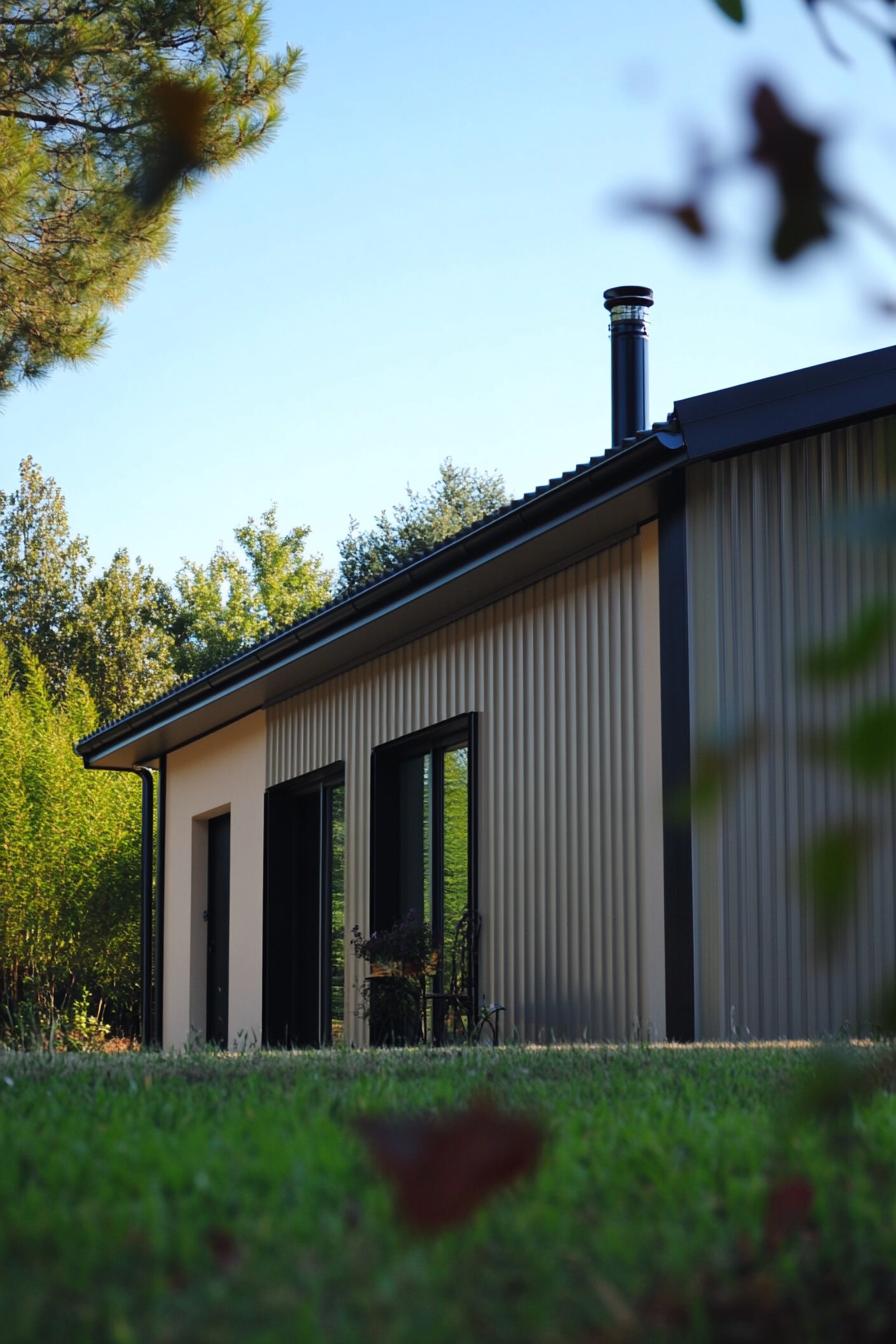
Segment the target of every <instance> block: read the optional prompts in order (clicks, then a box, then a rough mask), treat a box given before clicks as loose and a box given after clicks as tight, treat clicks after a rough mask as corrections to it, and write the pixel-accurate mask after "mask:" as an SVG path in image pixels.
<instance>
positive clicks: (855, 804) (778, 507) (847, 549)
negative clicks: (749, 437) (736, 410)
mask: <svg viewBox="0 0 896 1344" xmlns="http://www.w3.org/2000/svg"><path fill="white" fill-rule="evenodd" d="M887 496H889V498H890V499H893V498H894V497H896V431H894V422H893V420H891V419H888V420H879V421H875V422H873V423H869V424H865V425H860V426H856V427H851V428H848V429H843V430H839V431H835V432H833V433H830V434H824V435H820V436H817V437H813V438H809V439H805V440H800V441H797V442H794V443H791V444H787V445H784V446H783V447H775V448H770V449H767V450H764V451H761V452H756V453H752V454H748V455H745V456H743V457H738V458H734V459H731V460H729V461H726V462H720V463H708V464H706V465H705V466H702V467H700V468H699V469H696V470H694V471H692V472H691V474H690V476H689V480H688V535H689V568H690V593H689V597H690V604H691V607H690V610H691V619H690V628H691V674H692V685H691V696H692V723H693V726H694V741H695V745H696V743H698V742H699V741H700V740H701V739H705V738H708V737H709V738H711V737H712V736H713V734H716V733H718V731H719V730H720V729H721V731H722V733H723V735H726V734H731V733H736V732H737V731H738V730H739V729H741V728H744V727H748V726H749V725H751V724H754V725H756V726H757V727H758V729H759V730H760V732H761V736H762V746H761V750H760V754H759V756H758V758H757V760H756V761H755V762H754V763H752V764H750V765H745V766H743V767H742V768H741V770H740V772H739V775H738V778H737V781H736V783H735V784H734V785H733V786H732V787H731V788H730V789H729V790H727V791H726V792H725V794H724V795H723V801H722V804H721V806H720V808H719V809H718V811H717V812H716V813H715V814H714V815H712V816H709V817H705V818H704V819H703V820H702V821H701V822H699V823H698V824H697V825H696V826H695V833H694V858H695V886H696V891H695V904H696V910H697V918H696V921H695V922H696V939H697V943H696V954H697V991H698V1017H697V1021H698V1030H699V1032H700V1034H701V1035H702V1036H703V1037H704V1038H714V1037H718V1036H729V1035H731V1034H732V1027H733V1028H734V1029H736V1031H737V1032H738V1034H742V1033H744V1032H746V1031H749V1032H750V1033H752V1034H753V1035H754V1036H762V1037H778V1036H780V1037H791V1038H793V1037H797V1038H798V1037H803V1036H806V1035H809V1036H816V1035H819V1034H824V1033H826V1032H835V1031H838V1030H840V1029H841V1027H842V1026H843V1025H844V1024H849V1025H850V1026H851V1027H853V1028H855V1027H857V1026H859V1025H861V1024H863V1023H865V1022H867V1021H868V1016H867V1014H868V1006H869V1003H870V1001H871V998H872V996H873V994H874V992H875V990H876V988H877V987H878V986H879V985H880V984H881V982H882V980H883V979H884V977H885V976H887V975H889V974H892V973H893V971H894V967H896V913H894V905H896V894H894V893H896V880H894V879H896V826H894V816H896V808H894V803H896V798H894V791H893V788H892V786H889V787H885V788H881V787H878V788H875V789H863V788H860V787H857V786H856V785H855V784H854V783H853V781H852V780H851V778H850V777H849V775H848V774H847V773H846V772H844V771H842V770H838V769H836V768H834V767H833V766H831V765H829V764H825V765H821V764H820V763H819V762H818V760H817V759H815V760H813V759H811V758H810V756H809V753H808V751H807V750H806V749H805V745H801V744H804V741H805V734H806V733H807V731H811V730H813V729H817V728H827V729H830V728H831V727H833V726H834V725H836V724H838V723H842V722H843V720H844V717H845V716H847V715H848V714H849V712H850V710H852V709H855V707H856V706H857V705H859V704H862V703H871V702H872V701H874V700H878V699H882V698H892V697H893V696H894V695H896V650H894V649H893V648H892V646H891V648H890V650H889V653H888V654H885V655H884V656H882V657H881V659H880V660H879V661H878V663H877V665H876V666H875V668H874V669H873V670H871V671H869V672H868V673H867V674H866V675H865V676H864V677H863V678H862V679H861V681H859V682H856V683H855V684H854V685H850V686H844V687H839V688H837V689H836V690H830V689H828V690H825V691H821V690H819V689H817V688H813V687H812V686H810V685H809V684H808V683H807V682H806V680H805V678H802V677H800V675H799V674H798V672H797V666H798V660H799V655H800V651H801V650H805V649H806V648H807V647H809V646H811V645H814V644H816V643H817V642H819V641H820V640H827V639H830V638H831V637H833V636H836V635H837V634H838V633H839V632H842V631H843V630H844V629H845V627H846V626H847V624H848V623H849V621H850V620H851V619H852V618H854V617H855V615H856V613H857V612H859V611H860V610H861V609H862V606H863V604H865V603H867V602H869V601H870V600H872V599H874V598H876V597H881V596H888V597H890V598H896V556H894V552H893V549H892V548H890V549H886V548H884V547H881V546H880V545H877V546H872V545H869V544H857V543H855V542H850V541H848V540H846V539H845V538H844V537H843V535H842V532H841V533H839V534H838V533H837V531H836V528H835V527H833V526H832V518H833V517H834V515H836V514H838V513H842V512H843V511H844V510H849V509H850V508H855V507H856V506H858V505H859V504H860V503H863V502H864V503H868V502H875V501H877V502H879V501H880V500H882V499H884V498H886V497H887ZM851 820H854V821H858V822H866V823H868V822H870V823H871V825H872V826H873V828H874V835H875V841H874V848H873V854H872V857H871V861H870V864H869V866H868V869H867V871H866V873H865V875H864V878H863V883H862V891H861V894H860V904H859V906H858V908H857V911H856V915H855V918H853V919H852V920H851V922H850V926H849V929H848V931H847V933H846V936H845V937H844V938H843V939H841V940H839V942H838V946H837V949H836V954H835V955H832V956H830V957H827V956H824V955H822V956H819V955H817V942H816V939H815V935H814V928H813V922H812V917H811V911H809V910H806V909H805V908H803V906H802V903H801V901H800V898H799V883H798V879H797V868H798V859H797V856H798V854H799V851H800V849H801V847H802V846H804V845H805V844H806V842H807V841H808V840H809V838H810V837H812V836H814V835H815V834H816V833H818V832H819V831H821V830H822V829H823V828H824V827H826V826H828V825H830V824H832V823H839V822H842V821H851Z"/></svg>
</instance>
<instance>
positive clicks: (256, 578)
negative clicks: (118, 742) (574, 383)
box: [0, 457, 507, 1046]
mask: <svg viewBox="0 0 896 1344" xmlns="http://www.w3.org/2000/svg"><path fill="white" fill-rule="evenodd" d="M506 498H507V496H506V491H505V488H504V482H503V480H502V478H501V477H500V476H498V475H492V474H488V473H483V472H478V471H476V470H473V469H470V468H464V467H458V466H456V465H455V464H454V463H453V462H451V461H450V460H447V461H445V462H443V463H442V465H441V467H440V469H439V475H438V478H437V480H436V481H435V482H434V483H433V485H432V486H431V487H430V488H429V489H428V490H426V491H424V492H421V493H418V492H415V491H412V490H411V489H408V491H407V494H406V497H405V499H404V500H403V501H402V502H401V503H399V504H398V505H396V506H395V507H394V508H393V509H391V510H383V511H382V512H381V513H379V514H378V515H377V516H376V517H375V519H374V521H373V523H372V525H371V526H370V527H369V528H366V529H364V528H361V527H360V526H359V524H358V523H356V522H354V521H353V522H351V524H350V527H349V529H348V532H347V533H346V536H345V537H344V538H343V539H342V541H341V542H340V543H339V566H338V569H337V571H336V572H335V573H333V572H331V571H329V570H328V569H327V568H326V566H325V565H324V564H323V562H322V560H321V558H320V557H319V556H318V555H316V554H315V553H314V552H312V551H310V550H309V548H308V539H309V535H310V531H309V529H308V528H307V527H304V526H294V527H291V528H286V529H282V528H281V526H280V523H279V521H278V516H277V509H276V506H272V507H271V508H269V509H267V510H266V511H265V512H264V513H262V514H261V516H260V518H258V519H254V518H249V519H247V521H246V522H245V523H244V524H243V525H242V526H239V527H236V528H235V529H234V532H233V540H234V545H233V546H232V547H230V548H227V547H224V546H222V545H219V546H218V547H216V549H215V551H214V552H213V554H212V555H211V556H210V557H209V559H208V560H206V561H192V560H186V559H185V560H184V561H183V562H182V564H181V567H180V569H179V570H178V572H177V574H176V575H175V577H174V580H173V581H172V582H170V583H169V582H166V581H165V580H163V579H162V578H160V577H159V576H158V575H157V574H156V573H155V572H154V571H153V569H152V566H151V565H149V564H146V563H144V562H143V561H142V560H141V559H140V558H139V557H137V558H134V559H132V558H131V556H130V554H129V552H128V551H127V549H126V548H122V549H120V550H118V551H117V552H116V553H115V555H114V556H113V558H112V560H111V561H110V563H109V564H108V565H107V566H106V567H105V569H101V570H97V569H96V567H95V566H94V563H93V559H92V557H91V553H90V546H89V542H88V541H87V539H86V538H85V537H83V536H81V535H79V534H77V533H75V532H73V531H72V529H71V527H70V524H69V518H68V511H67V508H66V504H65V499H64V497H63V494H62V491H61V490H60V488H59V486H58V485H57V484H56V482H55V481H54V480H53V479H52V478H50V477H47V476H45V475H44V474H43V472H42V471H41V469H40V467H39V465H38V464H37V463H36V462H35V461H34V459H33V458H31V457H26V458H25V459H24V460H23V461H22V462H21V464H20V467H19V477H18V484H17V486H16V488H15V489H13V490H11V491H9V492H8V493H4V492H2V491H0V1041H3V1040H4V1039H6V1040H10V1039H11V1040H13V1041H19V1042H28V1043H35V1042H38V1041H40V1042H43V1043H44V1044H46V1043H47V1042H48V1040H49V1039H50V1037H51V1036H52V1037H53V1038H54V1039H55V1040H56V1041H57V1043H60V1044H67V1045H70V1046H79V1045H81V1046H83V1045H86V1044H90V1043H96V1042H97V1041H100V1040H102V1038H103V1036H104V1035H105V1033H106V1032H107V1031H108V1030H109V1029H111V1030H113V1031H114V1032H115V1033H117V1034H124V1035H134V1034H136V1030H137V1027H138V1001H139V974H138V952H139V889H140V878H139V871H140V789H139V786H138V784H137V782H136V780H135V779H134V778H133V777H131V776H129V775H126V774H124V775H121V774H115V773H107V772H98V771H87V770H85V769H84V768H83V765H82V764H81V762H80V760H79V759H78V758H77V757H76V756H75V753H74V752H73V750H72V746H73V743H74V742H75V741H76V740H77V739H78V738H80V737H83V736H85V735H86V734H87V733H89V732H91V731H92V730H93V729H94V728H96V727H97V726H98V725H99V724H100V723H101V722H105V721H108V720H110V719H115V718H118V717H120V716H121V715H123V714H127V713H128V712H129V711H130V710H132V709H134V708H136V707H137V706H138V705H141V704H145V703H146V702H147V701H149V700H152V699H154V698H155V697H157V696H159V695H162V694H164V692H165V691H167V690H169V689H171V687H173V686H174V685H176V684H178V683H179V682H182V681H184V680H187V679H189V678H191V677H194V676H197V675H199V674H201V673H202V672H205V671H208V670H209V669H211V668H212V667H214V666H216V665H217V664H219V663H220V662H222V661H224V660H225V659H227V658H230V657H232V656H234V655H236V654H238V653H240V652H241V651H242V650H243V649H245V648H247V647H248V646H249V645H251V644H253V643H255V642H256V641H258V640H259V639H263V638H264V637H265V636H267V635H269V634H272V633H274V632H275V631H277V630H281V629H283V628H285V627H287V626H289V625H291V624H293V623H294V622H296V621H298V620H301V619H302V618H303V617H305V616H307V615H309V614H310V613H311V612H312V611H314V610H315V609H316V608H318V607H319V606H321V605H322V604H324V603H325V602H328V601H330V600H331V599H332V598H334V597H340V596H344V595H347V594H348V593H350V592H352V591H354V590H356V589H357V588H359V587H362V586H363V585H364V584H366V583H369V582H371V581H372V580H373V579H375V578H377V577H378V576H379V575H381V574H383V573H385V572H386V571H388V570H389V569H391V568H393V567H394V566H395V565H397V564H400V563H401V561H402V560H403V559H405V558H407V557H408V556H409V555H411V554H414V553H416V552H418V551H420V550H422V549H426V548H428V547H431V546H433V545H437V544H438V543H440V542H441V541H444V540H445V539H446V538H447V537H448V536H450V535H452V533H454V532H456V531H458V530H459V529H460V528H462V527H466V526H468V525H469V524H470V523H472V522H475V521H476V520H477V519H478V518H480V517H482V516H483V515H484V514H486V513H488V512H491V511H492V510H493V509H496V508H499V507H501V506H502V505H503V504H504V503H505V502H506Z"/></svg>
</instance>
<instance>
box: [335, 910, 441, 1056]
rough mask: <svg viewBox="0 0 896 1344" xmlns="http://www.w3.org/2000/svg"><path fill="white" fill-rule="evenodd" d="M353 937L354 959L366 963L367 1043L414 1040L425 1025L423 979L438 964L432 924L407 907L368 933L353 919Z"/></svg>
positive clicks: (408, 1042) (363, 1011)
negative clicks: (390, 922) (396, 917)
mask: <svg viewBox="0 0 896 1344" xmlns="http://www.w3.org/2000/svg"><path fill="white" fill-rule="evenodd" d="M351 942H352V951H353V952H354V954H355V956H356V957H357V958H358V960H359V961H365V962H367V964H368V966H369V967H370V974H369V975H368V976H366V977H365V980H364V983H363V985H362V986H361V1009H360V1012H361V1016H362V1017H364V1018H366V1019H367V1020H368V1021H369V1022H370V1041H371V1044H372V1045H417V1044H418V1043H419V1042H420V1041H421V1040H422V1039H423V1035H424V1030H425V1005H426V998H425V995H426V982H427V979H428V978H429V977H430V976H432V975H435V973H436V969H437V966H438V953H437V952H436V951H435V949H434V948H433V943H432V929H431V928H430V926H429V925H428V924H427V923H426V922H425V921H424V920H421V919H419V918H418V916H417V915H416V914H415V913H414V912H413V911H410V912H409V913H408V914H406V915H405V916H404V917H403V918H402V919H400V920H398V921H397V922H396V923H395V924H393V925H392V926H391V927H390V928H387V929H377V930H376V931H375V932H374V933H372V934H371V935H370V936H369V937H368V938H365V937H364V935H363V934H362V932H361V930H360V929H359V928H358V926H357V924H356V925H355V927H354V928H353V929H352V938H351Z"/></svg>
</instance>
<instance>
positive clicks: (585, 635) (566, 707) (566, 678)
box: [268, 527, 664, 1039]
mask: <svg viewBox="0 0 896 1344" xmlns="http://www.w3.org/2000/svg"><path fill="white" fill-rule="evenodd" d="M646 538H647V539H646V540H645V533H641V534H640V535H639V536H638V537H635V538H632V539H630V540H627V541H625V542H623V543H621V544H619V545H616V546H614V547H613V548H612V549H610V550H606V551H604V552H602V553H601V554H599V555H595V556H593V557H591V558H589V559H587V560H584V561H582V562H581V563H579V564H576V565H575V566H572V567H570V568H569V569H566V570H564V571H563V572H561V573H558V574H555V575H552V576H550V577H548V578H545V579H543V580H541V581H540V582H538V583H536V584H534V585H532V586H531V587H529V588H526V589H525V590H523V591H520V592H518V593H515V594H513V595H512V596H509V597H506V598H504V599H502V600H501V601H498V602H496V603H494V604H493V605H491V606H489V607H486V608H484V609H482V610H479V611H477V612H475V613H473V614H471V615H468V616H465V617H463V618H462V619H460V620H457V621H455V622H453V623H451V624H450V625H446V626H444V627H443V628H441V629H438V630H436V631H435V632H433V633H431V634H428V635H426V636H424V637H423V638H420V639H418V640H415V641H414V642H412V643H410V644H407V645H405V646H404V647H402V648H400V649H397V650H394V651H391V652H388V653H385V654H384V655H382V656H381V657H378V658H376V659H375V660H373V661H371V662H369V663H366V664H364V665H363V666H361V667H358V668H356V669H354V670H351V671H349V672H347V673H345V674H343V675H340V676H338V677H336V678H333V679H331V680H329V681H327V682H325V683H323V684H322V685H320V686H317V687H313V688H311V689H309V690H307V691H305V692H302V693H301V694H299V695H296V696H294V697H292V698H291V699H289V700H287V701H284V702H282V703H281V704H278V705H275V706H273V707H272V708H271V709H270V711H269V714H268V782H269V784H276V783H280V782H282V781H283V780H286V779H290V778H295V777H296V776H299V775H302V774H305V773H307V772H308V771H311V770H315V769H318V768H320V767H322V766H324V765H326V764H329V763H331V762H335V761H339V760H344V761H345V763H346V892H347V896H346V926H347V927H348V928H350V927H351V926H352V925H353V924H354V923H356V922H357V923H358V924H360V925H361V926H362V928H365V929H366V927H367V925H368V920H369V915H368V911H369V870H370V857H369V844H370V756H371V751H372V749H373V748H374V747H376V746H378V745H380V744H381V743H384V742H389V741H391V740H392V739H394V738H397V737H401V736H403V735H404V734H406V733H410V732H414V731H416V730H418V729H421V728H425V727H427V726H428V725H432V724H435V723H438V722H440V721H442V720H444V719H448V718H451V717H453V716H454V715H457V714H462V713H468V712H472V711H479V712H480V713H481V719H480V722H479V743H480V755H479V785H480V817H479V907H480V911H481V913H482V917H483V929H482V946H481V955H480V983H481V989H482V992H483V993H484V994H485V995H486V996H488V997H489V998H496V999H497V1000H499V1001H500V1002H502V1003H504V1004H505V1005H506V1007H507V1018H506V1027H507V1031H508V1033H513V1032H516V1033H518V1034H519V1036H521V1037H523V1038H527V1039H539V1038H549V1037H550V1035H551V1034H552V1033H553V1034H554V1035H555V1036H556V1037H557V1038H558V1039H576V1038H579V1039H580V1038H581V1037H582V1035H583V1034H587V1036H588V1037H589V1038H591V1039H595V1038H616V1039H619V1038H625V1037H628V1036H630V1035H631V1034H632V1032H633V1030H634V1029H635V1028H636V1026H640V1029H641V1030H645V1031H646V1029H647V1025H648V1022H650V1023H651V1025H652V1027H653V1030H654V1031H655V1032H657V1033H659V1034H661V1033H662V1031H663V1030H664V1021H663V1018H662V1011H663V1010H662V1003H663V976H662V947H661V943H659V944H658V942H657V938H658V936H660V937H661V935H658V933H657V930H658V929H659V930H661V927H662V891H661V884H662V874H661V871H658V870H657V866H656V861H655V854H656V852H657V850H658V849H659V848H660V845H661V837H660V834H659V829H658V828H659V822H658V817H659V812H658V807H657V799H658V798H659V789H660V784H659V775H658V769H659V765H658V756H657V754H656V753H655V752H654V751H653V750H652V748H651V746H650V744H647V745H646V746H645V744H644V743H642V741H641V723H642V721H644V720H646V721H647V722H649V723H650V724H651V732H652V733H653V735H654V736H655V735H656V734H655V722H654V721H655V718H656V713H657V710H656V702H657V701H658V690H659V684H658V679H657V675H656V663H657V655H656V648H657V634H656V625H657V619H658V618H657V604H656V589H657V570H656V544H655V527H651V528H649V529H648V531H647V533H646ZM642 704H643V706H644V712H643V713H642ZM349 960H350V959H349ZM352 971H353V968H350V973H349V976H348V979H349V984H348V986H347V989H348V994H349V1005H348V1006H349V1012H351V1010H352V1008H353V1007H354V1006H355V1005H354V988H353V986H352V984H351V981H352V979H353V978H354V977H353V974H352ZM356 1034H357V1032H356Z"/></svg>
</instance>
